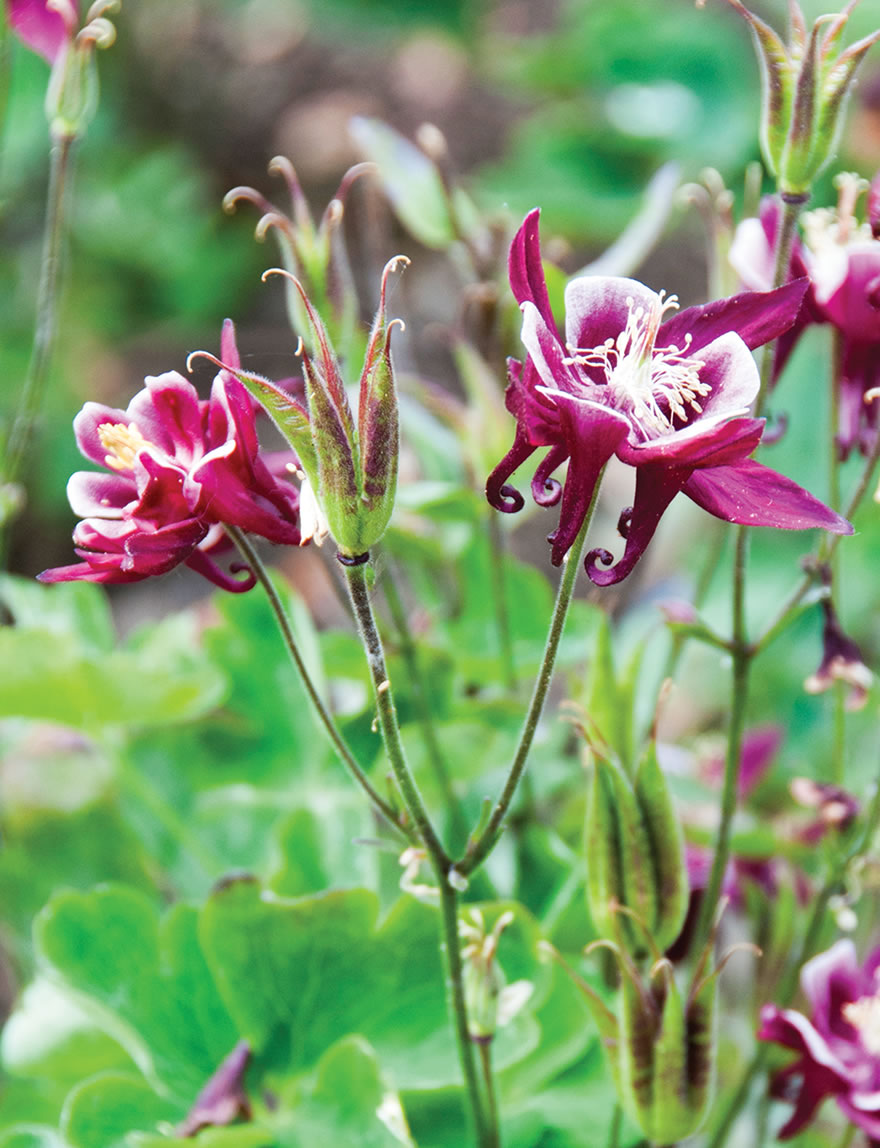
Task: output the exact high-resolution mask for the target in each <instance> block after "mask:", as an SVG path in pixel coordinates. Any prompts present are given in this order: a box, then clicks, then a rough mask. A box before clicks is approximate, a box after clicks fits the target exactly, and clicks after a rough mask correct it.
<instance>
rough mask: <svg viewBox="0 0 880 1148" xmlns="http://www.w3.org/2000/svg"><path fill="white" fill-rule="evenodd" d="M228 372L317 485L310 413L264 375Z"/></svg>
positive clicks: (240, 371)
mask: <svg viewBox="0 0 880 1148" xmlns="http://www.w3.org/2000/svg"><path fill="white" fill-rule="evenodd" d="M224 370H226V371H228V372H229V374H231V375H234V376H235V378H236V379H238V381H239V382H240V383H241V384H242V386H243V387H245V388H246V390H247V391H248V392H249V393H250V394H251V395H252V396H253V398H255V399H256V400H257V402H258V403H259V404H260V405H261V406H262V407H263V409H264V410H265V411H266V413H267V414H268V415H269V417H270V418H271V419H272V422H274V424H275V425H276V427H278V429H279V431H280V432H281V433H282V435H284V437H285V439H286V440H287V442H288V443H289V444H290V446H291V447H292V448H293V451H294V453H295V454H296V457H297V458H298V459H299V462H300V465H301V466H302V468H303V470H304V471H305V473H306V475H307V477H308V479H309V482H311V483H312V485H313V486H314V485H315V484H316V483H317V480H318V458H317V455H316V454H315V447H314V443H313V442H312V428H311V426H310V424H309V416H308V414H307V412H306V411H305V410H304V409H303V408H302V407H301V406H300V405H299V403H298V402H297V401H296V399H293V398H291V396H290V395H288V394H287V393H286V392H285V391H283V390H282V389H281V388H280V387H279V386H276V385H275V383H272V382H270V381H269V380H268V379H264V378H263V377H262V375H252V374H249V373H247V372H246V371H242V370H235V369H234V368H232V367H228V366H224Z"/></svg>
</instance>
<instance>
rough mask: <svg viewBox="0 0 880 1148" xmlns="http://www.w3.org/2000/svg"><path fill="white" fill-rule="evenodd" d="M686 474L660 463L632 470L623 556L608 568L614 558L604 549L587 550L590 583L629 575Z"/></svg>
mask: <svg viewBox="0 0 880 1148" xmlns="http://www.w3.org/2000/svg"><path fill="white" fill-rule="evenodd" d="M690 473H691V472H690V470H689V469H687V468H679V467H672V466H666V465H664V464H663V463H649V464H648V465H647V466H641V467H639V469H638V470H637V471H636V495H635V501H634V503H633V509H632V516H631V518H630V523H629V530H628V532H627V536H626V548H625V549H624V552H623V556H622V557H621V558H620V559H618V561H617V562H616V563H615V564H614V565H612V562H613V561H614V559H613V557H612V555H611V554H610V553H609V552H608V551H607V550H591V551H590V553H589V554H588V555H587V559H586V563H585V566H586V571H587V574H589V576H590V579H591V581H593V582H595V584H596V585H597V586H611V585H613V584H614V583H615V582H620V581H622V580H623V579H624V578H626V576H627V575H628V574H631V573H632V571H633V568H634V567H635V564H636V563H637V562H638V560H639V559H640V558H641V556H642V555H643V554H644V552H645V548H646V547H647V545H648V543H649V542H650V541H651V539H652V538H653V537H654V532H655V531H656V529H657V525H658V523H659V522H660V519H661V518H662V517H663V513H664V511H665V510H666V508H667V507H668V506H669V504H670V502H672V500H673V498H675V496H676V494H678V492H679V491H680V490H681V489H682V488H683V486H684V484H685V483H686V482H687V479H688V477H689V475H690ZM604 567H610V569H604Z"/></svg>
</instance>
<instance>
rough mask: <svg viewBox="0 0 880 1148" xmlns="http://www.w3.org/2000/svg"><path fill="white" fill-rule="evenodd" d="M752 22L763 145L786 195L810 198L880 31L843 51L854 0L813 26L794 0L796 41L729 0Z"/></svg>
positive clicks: (793, 198) (792, 13)
mask: <svg viewBox="0 0 880 1148" xmlns="http://www.w3.org/2000/svg"><path fill="white" fill-rule="evenodd" d="M727 2H728V3H729V4H730V5H731V7H732V8H734V9H735V10H736V11H737V12H738V13H739V14H740V15H741V16H742V17H743V19H744V20H745V21H746V22H747V23H748V25H749V27H750V29H751V31H752V35H753V37H754V41H755V48H756V51H757V54H758V61H759V63H760V65H761V78H762V91H763V107H762V112H761V149H762V151H763V153H764V159H765V160H766V162H767V166H768V167H769V168H770V170H771V171H772V172H773V174H774V175H775V176H776V179H777V186H778V189H779V192H780V194H781V195H782V197H783V199H790V200H791V201H793V202H800V201H804V200H806V199H807V198H808V197H809V193H810V187H811V185H812V182H813V180H814V179H815V178H816V176H817V175H818V174H819V172H820V171H821V170H822V168H823V167H824V166H825V165H826V163H827V162H828V161H829V159H830V158H831V156H832V154H833V152H834V148H835V146H836V142H837V137H838V134H839V131H840V127H841V124H842V120H843V109H844V106H845V104H846V100H847V97H848V95H849V93H850V91H851V89H852V86H853V82H854V80H855V75H856V72H857V70H858V67H859V65H860V64H861V62H862V60H863V58H864V56H865V54H866V52H867V51H868V49H869V48H870V47H871V45H872V44H874V43H875V42H876V41H877V40H880V29H878V30H877V31H876V32H874V33H872V34H871V35H869V36H866V37H864V38H863V39H861V40H858V41H857V42H856V43H854V44H851V45H850V47H849V48H847V49H845V50H844V51H843V52H840V53H838V47H839V42H840V38H841V36H842V34H843V30H844V28H845V26H846V22H847V19H848V17H849V14H850V12H851V10H852V9H853V7H854V6H855V5H854V3H852V2H851V3H849V4H848V5H847V6H846V7H845V8H844V9H843V11H842V12H840V13H835V14H831V15H827V16H820V17H819V18H818V19H817V20H816V21H815V23H814V24H813V27H812V28H811V29H810V30H809V32H808V31H807V25H806V21H805V20H804V16H803V12H802V11H801V9H800V7H799V5H798V3H797V0H789V14H790V21H789V23H790V31H789V43H788V44H786V43H785V42H784V41H783V40H782V38H781V37H780V36H779V35H778V34H777V33H776V32H775V31H774V30H773V29H772V28H771V27H770V25H769V24H766V23H764V21H763V20H761V19H759V18H758V17H757V16H756V15H755V14H754V13H753V12H751V11H749V9H748V8H746V6H745V5H744V4H742V3H741V0H727Z"/></svg>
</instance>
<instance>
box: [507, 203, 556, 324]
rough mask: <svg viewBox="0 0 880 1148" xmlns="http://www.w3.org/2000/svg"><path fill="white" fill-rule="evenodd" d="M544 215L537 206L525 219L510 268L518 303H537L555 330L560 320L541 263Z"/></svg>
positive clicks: (511, 280)
mask: <svg viewBox="0 0 880 1148" xmlns="http://www.w3.org/2000/svg"><path fill="white" fill-rule="evenodd" d="M540 216H541V211H540V208H537V207H536V208H535V209H534V210H533V211H530V212H529V214H528V215H527V216H526V217H525V219H524V220H523V223H522V226H521V227H520V229H519V231H517V233H516V235H515V236H514V237H513V242H512V243H511V245H510V255H509V256H508V260H507V267H508V274H509V277H510V289H511V291H512V292H513V297H514V298H515V299H516V301H517V303H520V304H522V303H526V302H528V303H532V304H534V306H535V307H537V309H538V312H539V314H540V315H541V318H542V319H543V320H544V322H545V323H546V324H547V326H548V327H549V328H550V329H551V330H552V331H555V330H556V323H555V320H554V318H553V312H552V311H551V310H550V298H549V296H548V294H547V280H546V279H545V277H544V266H543V264H542V262H541V244H540V240H539V238H538V220H539V218H540Z"/></svg>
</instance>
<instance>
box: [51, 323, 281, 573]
mask: <svg viewBox="0 0 880 1148" xmlns="http://www.w3.org/2000/svg"><path fill="white" fill-rule="evenodd" d="M221 348H222V356H223V359H224V361H225V362H226V363H228V364H229V365H230V367H238V366H239V365H240V362H239V356H238V351H237V349H236V346H235V331H234V328H233V326H232V323H231V321H230V320H228V319H227V321H226V323H225V324H224V327H223V335H222V338H221ZM73 426H74V433H75V434H76V440H77V445H78V446H79V449H80V451H81V452H82V454H83V455H84V456H85V457H86V458H87V459H89V460H90V461H91V462H95V463H98V464H100V465H103V466H105V467H107V469H108V471H109V473H106V474H102V473H99V472H96V471H78V472H77V473H76V474H74V475H73V476H72V477H71V479H70V482H69V483H68V487H67V496H68V499H69V500H70V505H71V507H72V508H73V510H74V512H75V513H76V514H78V515H80V516H81V518H82V521H81V522H80V523H79V524H78V525H77V527H76V529H75V531H74V535H73V538H74V542H75V544H76V547H77V554H78V555H79V557H80V558H82V559H83V561H82V562H80V563H78V564H76V565H73V566H61V567H57V568H55V569H53V570H46V571H44V572H43V573H42V574H40V576H39V577H40V581H42V582H68V581H86V582H137V581H140V580H141V579H143V578H148V577H150V576H151V575H153V574H164V573H165V572H166V571H168V570H171V569H173V568H174V567H175V566H178V565H179V564H180V563H183V564H185V565H186V566H189V567H190V568H191V569H193V570H197V571H198V572H199V573H200V574H203V575H204V576H205V577H207V578H209V579H210V580H211V581H212V582H215V583H216V584H217V585H218V586H222V587H224V588H225V589H228V590H236V591H240V590H247V589H250V587H251V586H252V585H253V584H254V580H253V578H252V577H251V578H249V579H247V580H245V581H244V582H240V581H237V580H235V579H234V578H232V577H230V576H229V575H227V574H224V573H223V572H222V571H221V570H220V569H219V568H218V567H217V565H216V564H215V563H214V562H213V560H212V559H211V558H210V557H209V554H208V552H209V551H212V550H214V549H216V548H218V547H222V546H224V545H225V546H228V545H229V542H228V539H227V538H226V536H225V535H224V533H223V529H222V527H223V524H228V525H230V526H237V527H239V528H240V529H241V530H245V531H248V532H250V533H254V534H260V535H262V536H263V537H264V538H268V539H269V540H270V541H271V542H280V543H287V544H289V545H298V544H299V542H300V541H301V539H300V531H299V524H298V506H299V495H298V492H297V490H296V489H295V488H294V487H293V486H291V485H290V484H289V483H288V482H286V481H280V480H278V479H277V478H275V477H274V475H273V474H272V472H271V471H270V469H269V467H268V466H267V463H266V460H265V458H264V457H263V456H262V455H261V454H260V451H259V443H258V441H257V433H256V427H255V422H254V407H253V403H252V401H251V398H250V396H249V395H248V393H247V391H246V390H245V388H244V387H243V386H242V384H241V383H239V382H238V381H237V380H236V379H235V378H233V376H232V375H231V374H230V372H229V371H221V372H220V373H219V374H218V375H217V377H216V378H215V380H214V384H213V387H212V389H211V397H210V398H209V399H208V400H206V401H201V400H199V397H198V394H197V392H196V389H195V387H194V386H193V385H192V383H190V382H188V381H187V380H186V379H184V378H183V377H182V376H181V375H179V374H177V372H176V371H169V372H167V373H166V374H164V375H160V376H158V377H156V378H153V377H151V378H148V379H146V387H145V389H144V390H142V391H140V392H139V393H138V394H137V395H135V397H134V398H133V399H132V401H131V403H130V404H129V406H128V409H127V410H125V411H121V410H116V409H114V408H112V407H106V406H103V405H102V404H100V403H86V405H85V406H84V407H83V409H82V410H81V411H80V413H79V414H78V415H77V416H76V419H75V420H74V424H73ZM239 569H240V567H239ZM233 572H235V570H233Z"/></svg>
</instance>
